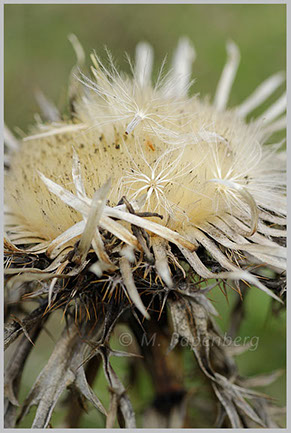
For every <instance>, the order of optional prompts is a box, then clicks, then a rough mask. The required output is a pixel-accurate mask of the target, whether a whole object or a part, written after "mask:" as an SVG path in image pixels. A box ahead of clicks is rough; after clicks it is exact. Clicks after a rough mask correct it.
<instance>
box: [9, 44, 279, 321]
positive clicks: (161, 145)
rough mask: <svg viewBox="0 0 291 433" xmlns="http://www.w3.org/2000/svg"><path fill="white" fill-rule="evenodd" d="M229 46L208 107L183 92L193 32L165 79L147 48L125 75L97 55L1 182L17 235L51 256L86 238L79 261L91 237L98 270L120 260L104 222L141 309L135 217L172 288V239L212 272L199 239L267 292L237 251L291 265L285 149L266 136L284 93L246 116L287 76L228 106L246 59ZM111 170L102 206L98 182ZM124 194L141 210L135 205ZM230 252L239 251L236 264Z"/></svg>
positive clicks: (233, 272) (13, 236)
mask: <svg viewBox="0 0 291 433" xmlns="http://www.w3.org/2000/svg"><path fill="white" fill-rule="evenodd" d="M76 52H77V54H78V50H76ZM227 52H228V59H227V62H226V66H225V68H224V70H223V72H222V75H221V78H220V81H219V84H218V88H217V91H216V95H215V98H214V103H213V104H211V103H210V102H208V101H206V100H202V99H200V98H198V97H197V96H194V97H188V90H189V87H190V85H191V84H192V83H191V80H190V69H191V63H192V62H193V61H194V59H195V56H196V54H195V51H194V48H193V47H192V45H191V44H190V42H189V41H188V40H187V39H182V40H181V41H180V42H179V44H178V48H177V51H176V53H175V55H174V60H173V63H172V69H171V70H170V71H169V72H168V73H167V74H165V73H164V64H163V67H162V68H161V70H160V73H159V76H158V79H157V82H156V84H155V85H154V86H153V85H152V83H151V69H152V61H153V52H152V48H151V47H150V46H149V45H148V44H146V43H141V44H139V45H138V47H137V51H136V61H135V66H131V68H132V73H133V77H132V78H131V77H129V76H127V75H124V74H121V73H120V72H119V71H118V69H117V68H116V66H115V64H114V61H113V59H112V57H111V55H110V54H109V53H108V59H109V62H108V66H107V65H105V64H104V63H103V62H101V60H100V59H99V58H98V57H97V56H96V55H94V56H91V58H92V61H93V66H92V75H93V76H92V78H88V77H87V76H86V75H84V74H83V73H80V75H79V77H76V78H75V80H76V82H77V83H79V84H80V83H82V85H83V87H82V88H83V92H82V93H81V95H80V94H79V95H78V97H77V98H76V99H75V101H74V109H75V113H74V120H73V121H71V122H64V121H63V122H61V121H58V122H54V123H53V124H51V125H45V126H42V127H41V128H38V129H37V128H36V130H35V132H34V134H33V135H31V136H29V137H26V139H25V140H24V142H23V143H22V145H21V147H20V148H19V146H18V147H17V150H15V151H14V154H13V156H12V157H11V160H10V164H11V166H10V170H9V172H8V173H7V177H6V202H7V206H8V207H9V212H10V213H9V215H8V217H7V231H8V232H9V237H10V240H11V241H12V242H14V243H15V244H16V245H17V244H32V243H36V244H39V245H41V246H42V247H44V248H45V249H46V252H47V254H48V255H49V256H50V257H51V258H54V257H56V256H57V255H58V254H59V253H60V252H61V251H62V249H64V248H72V247H73V245H74V244H75V242H76V240H77V239H79V238H80V237H81V241H80V244H79V245H80V246H81V250H82V251H81V252H80V254H79V260H80V261H81V262H82V261H84V260H85V258H86V254H87V252H88V251H89V248H90V245H91V243H92V246H93V249H94V251H95V253H96V255H97V257H98V262H97V264H96V265H95V267H94V266H93V267H91V269H92V270H93V271H94V269H95V271H96V274H97V275H99V274H102V272H103V271H104V270H107V271H110V269H111V270H112V269H114V267H115V266H116V264H113V263H112V262H111V260H110V258H109V257H108V255H107V253H106V249H105V247H104V245H103V241H102V237H101V235H100V232H99V228H101V229H102V230H106V231H107V232H110V233H112V234H113V235H114V236H116V237H117V238H118V239H120V240H121V241H122V242H123V243H125V244H126V245H128V247H127V249H122V248H121V250H120V256H121V259H120V263H119V265H118V266H119V267H120V269H121V273H122V276H123V279H124V281H125V285H126V286H127V291H128V293H129V296H131V297H134V302H135V304H136V306H137V307H138V308H139V309H140V311H142V312H143V314H145V315H147V313H146V311H145V310H144V307H143V305H142V304H140V303H139V301H137V298H136V289H135V286H134V281H133V280H132V278H131V276H130V273H129V269H130V263H133V261H134V253H133V251H134V249H137V250H142V249H143V247H142V245H141V244H140V240H138V239H137V237H136V236H135V235H134V234H133V233H132V232H131V228H130V227H131V224H133V225H135V226H137V227H140V228H142V229H145V230H146V231H147V233H148V234H149V235H150V239H151V245H152V247H153V251H154V254H155V259H156V269H157V272H158V274H159V275H160V277H161V279H162V280H163V281H164V283H165V284H166V285H167V286H168V287H171V286H172V279H171V275H170V270H169V267H168V263H167V257H168V256H169V252H167V248H168V247H167V245H168V243H169V242H170V243H171V242H173V243H175V244H176V245H177V246H178V247H179V248H180V250H181V251H183V254H184V255H185V258H186V259H187V260H188V261H189V263H190V264H191V266H193V268H194V269H195V271H196V272H197V273H198V274H200V275H201V276H203V277H205V278H213V275H215V274H213V273H212V272H210V271H209V270H208V269H207V268H206V267H205V265H204V264H203V263H202V262H201V260H200V259H199V257H198V255H197V254H196V253H195V249H197V248H198V247H199V245H202V246H203V247H204V248H205V249H206V250H207V251H208V252H209V253H210V254H211V255H212V256H213V257H214V258H215V259H216V260H217V262H218V263H219V264H220V265H221V266H222V267H223V268H224V269H226V270H227V271H229V274H228V275H229V277H230V278H233V279H239V278H243V279H245V280H246V281H249V282H250V283H254V282H255V283H256V285H257V286H258V287H260V288H263V287H264V286H263V285H262V284H261V283H259V281H258V280H256V279H255V280H254V278H255V277H253V276H252V275H249V274H248V273H247V272H246V271H242V270H240V267H239V263H238V262H239V259H238V257H239V254H240V253H243V254H244V255H248V256H249V257H251V261H254V263H257V262H260V263H263V264H267V265H269V266H271V267H273V268H274V269H275V270H279V271H282V270H284V269H285V259H284V254H283V252H282V250H284V248H283V247H281V246H278V244H277V243H276V238H277V237H284V236H285V235H286V232H285V230H284V227H283V226H284V225H285V215H286V203H285V177H284V171H285V152H283V151H281V153H278V149H279V147H280V144H274V145H270V144H268V145H264V143H265V142H266V141H267V139H268V138H269V137H270V135H271V134H272V133H273V132H274V131H277V130H279V129H282V128H284V127H285V118H284V117H281V118H280V117H279V116H280V115H281V114H282V113H283V112H284V110H285V109H286V97H285V95H283V96H282V97H281V98H279V100H278V101H277V102H275V104H273V106H271V107H270V108H269V109H268V110H267V111H266V112H265V113H263V114H262V115H261V116H260V117H259V118H258V119H255V120H253V121H251V122H249V123H247V122H246V120H245V117H246V116H247V115H248V114H249V113H251V112H252V110H254V109H255V108H256V107H257V106H258V105H259V104H261V103H262V102H263V101H264V100H265V99H266V98H267V97H268V96H269V95H270V94H271V93H272V92H273V91H274V90H275V89H277V87H278V86H280V85H281V84H282V82H283V75H282V74H276V75H274V76H272V77H271V78H269V79H267V80H266V81H265V82H264V83H263V84H262V85H261V86H259V88H258V89H257V90H255V92H254V93H253V94H252V95H251V96H250V97H249V98H247V99H246V101H245V102H243V103H242V104H241V105H240V106H239V107H236V108H233V109H227V108H226V106H227V102H228V97H229V93H230V90H231V86H232V83H233V81H234V78H235V73H236V70H237V68H238V64H239V58H240V54H239V50H238V48H237V46H236V45H235V44H234V43H233V42H229V43H228V45H227ZM79 57H80V54H79ZM79 60H80V59H79ZM79 64H80V62H79ZM78 92H79V93H80V88H79V89H78ZM10 147H11V148H12V147H13V146H12V145H11V146H10ZM109 177H110V178H111V188H110V190H108V191H107V193H106V200H107V203H106V204H105V196H103V195H102V194H103V192H104V187H103V185H105V184H106V182H107V181H108V179H109ZM100 188H101V192H100V191H99V193H97V195H96V191H98V190H100ZM105 190H106V188H105ZM94 194H95V195H94ZM100 197H103V198H100ZM123 197H126V199H127V201H128V202H129V203H130V204H131V206H132V208H133V209H134V210H135V212H139V213H140V215H139V214H138V213H137V214H133V213H130V212H129V209H128V208H127V207H126V205H125V204H122V202H121V199H122V198H123ZM144 212H148V213H150V214H148V215H147V216H143V213H144ZM154 213H156V214H159V215H153V214H154ZM274 225H275V226H274ZM220 247H221V248H220ZM128 248H130V249H128ZM229 252H232V253H235V254H236V253H237V258H236V260H235V261H232V260H231V259H230V258H229ZM150 254H151V253H150ZM80 257H81V258H80ZM240 272H241V273H240ZM226 275H227V272H222V273H220V274H217V278H226ZM264 290H265V291H268V289H266V288H264ZM268 293H269V294H271V296H273V297H276V296H275V295H273V293H272V292H270V291H268Z"/></svg>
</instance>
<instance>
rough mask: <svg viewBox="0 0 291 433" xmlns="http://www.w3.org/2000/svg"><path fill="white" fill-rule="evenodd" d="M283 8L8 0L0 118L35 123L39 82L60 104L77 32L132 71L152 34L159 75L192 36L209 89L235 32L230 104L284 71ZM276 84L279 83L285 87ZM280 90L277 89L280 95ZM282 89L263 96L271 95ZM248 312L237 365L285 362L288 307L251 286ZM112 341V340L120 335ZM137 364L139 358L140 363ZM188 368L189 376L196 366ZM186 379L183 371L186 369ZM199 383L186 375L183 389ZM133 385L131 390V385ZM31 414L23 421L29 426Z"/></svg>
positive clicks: (281, 394) (53, 327) (250, 367)
mask: <svg viewBox="0 0 291 433" xmlns="http://www.w3.org/2000/svg"><path fill="white" fill-rule="evenodd" d="M285 12H286V7H285V6H284V5H274V4H272V5H271V4H270V5H266V4H265V5H260V4H252V5H250V4H245V5H238V4H237V5H201V4H199V5H109V4H108V5H104V4H103V5H85V4H83V5H82V4H79V5H64V4H59V5H57V4H51V5H32V4H31V5H29V4H26V5H21V4H18V5H16V4H14V5H12V4H11V5H7V4H6V5H5V6H4V13H5V16H4V17H5V21H4V24H5V33H4V35H5V41H4V47H5V51H4V59H5V63H4V72H5V106H4V108H5V122H6V123H7V125H8V126H9V127H10V128H12V129H13V127H15V126H17V127H20V128H22V129H23V130H24V131H26V130H27V127H28V126H29V124H31V123H33V121H34V119H33V116H34V114H35V113H37V112H38V107H37V104H36V102H35V98H34V92H35V90H36V89H41V90H42V91H43V92H44V93H45V94H46V95H47V96H48V97H49V98H50V99H51V100H53V101H54V102H55V103H56V104H57V106H58V107H59V108H60V109H61V110H63V108H64V107H65V106H66V103H67V101H66V92H67V87H66V86H67V80H68V76H69V73H70V71H71V68H72V66H73V65H74V63H75V56H74V52H73V50H72V48H71V46H70V43H69V41H68V39H67V36H68V34H70V33H75V34H76V35H77V36H78V38H79V40H80V41H81V43H82V45H83V47H84V49H85V51H86V53H87V61H88V64H89V60H88V59H89V53H90V52H91V51H92V50H93V49H95V50H96V51H97V52H98V54H99V55H100V56H101V57H102V56H104V54H105V53H104V49H103V48H104V46H105V45H106V46H107V47H108V48H109V49H110V50H111V52H112V54H113V56H114V57H115V58H116V59H117V61H118V63H119V65H120V66H121V67H122V69H123V70H128V64H127V63H126V61H125V58H124V52H125V51H126V52H127V53H128V54H129V55H130V56H131V57H134V50H135V46H136V43H137V42H139V41H140V40H146V41H148V42H150V43H151V44H152V45H153V47H154V49H155V60H156V63H155V68H156V69H155V73H156V72H157V70H158V67H159V66H160V64H161V61H162V59H163V57H164V55H165V54H167V53H168V55H169V59H170V57H171V54H172V52H173V50H174V48H175V46H176V43H177V40H178V38H179V37H180V36H188V37H189V38H190V39H191V40H192V42H193V43H194V45H195V48H196V51H197V59H196V61H195V63H194V67H193V75H194V76H195V78H196V81H195V84H194V87H193V90H192V92H193V93H200V94H201V95H203V96H204V95H207V94H209V95H212V96H213V94H214V91H215V86H216V84H217V82H218V79H219V76H220V73H221V70H222V68H223V65H224V62H225V58H226V53H225V42H226V41H227V40H228V39H232V40H234V41H235V42H236V43H237V44H238V46H239V48H240V50H241V64H240V68H239V71H238V75H237V78H236V81H235V83H234V86H233V91H232V94H231V97H230V106H231V105H234V104H236V103H239V102H240V101H242V100H243V98H245V97H246V96H248V95H249V93H250V92H252V91H253V90H254V88H255V87H256V86H257V85H258V84H260V82H261V81H262V80H264V79H265V78H267V77H268V76H269V75H271V74H273V73H275V72H277V71H279V70H284V69H285V61H286V52H285V49H286V45H285V44H286V40H285V39H286V16H285ZM281 90H282V89H280V91H281ZM280 91H279V93H278V94H280ZM278 94H275V95H274V96H273V97H271V98H269V100H268V103H270V102H272V100H274V99H275V98H276V97H277V96H278ZM209 298H211V299H213V301H214V304H215V306H216V308H217V309H218V311H219V313H220V317H219V318H218V323H219V325H220V326H221V328H222V330H223V331H225V330H226V329H227V324H228V318H229V312H230V305H231V304H232V302H233V298H234V294H232V295H231V293H230V301H229V303H228V302H227V300H226V299H225V297H224V295H223V294H222V293H221V292H220V291H219V289H215V290H214V291H213V292H212V293H211V295H209ZM245 302H246V310H247V314H246V318H245V319H244V321H243V323H242V327H241V330H240V335H241V336H242V337H245V336H250V337H251V336H256V337H258V338H259V344H258V348H257V350H256V351H247V352H245V353H244V354H242V355H240V356H239V357H238V358H237V362H238V365H239V367H240V371H241V373H242V374H243V375H244V374H245V375H254V374H258V373H264V372H268V371H272V370H274V369H278V368H284V366H285V313H281V314H279V315H278V317H275V316H274V315H273V314H272V313H271V309H270V308H271V301H270V299H268V298H267V296H266V295H265V294H263V293H260V292H259V291H258V290H256V289H252V290H251V293H250V294H249V295H248V296H247V298H246V301H245ZM60 320H61V317H59V315H58V314H56V316H55V317H54V319H53V320H50V322H49V323H48V325H47V327H48V329H50V331H51V332H52V333H53V335H54V338H56V335H57V334H58V332H59V330H60V328H61V327H60ZM53 346H54V343H53V341H52V340H51V337H49V336H48V335H46V334H45V333H43V335H42V336H41V338H40V339H39V341H37V344H36V347H35V349H34V350H33V351H32V354H31V356H30V358H29V360H28V363H27V365H26V368H25V371H24V375H23V386H22V389H21V395H20V401H23V399H24V397H25V395H26V394H27V392H28V391H29V388H30V387H31V385H32V383H33V381H34V380H35V378H36V377H37V374H38V373H39V372H40V371H41V368H42V367H43V366H44V365H45V362H46V360H47V358H48V356H49V354H50V353H51V350H52V348H53ZM116 347H118V341H117V342H116ZM192 357H193V355H192V353H191V352H190V351H187V353H186V355H185V372H186V373H185V374H188V372H189V371H191V369H192V368H193V363H192V361H193V359H192ZM136 362H139V363H140V364H141V365H142V361H136ZM112 363H113V366H114V368H116V370H117V373H118V374H119V375H120V377H121V378H124V379H125V385H126V378H127V376H126V375H127V361H126V360H123V359H120V358H117V359H113V362H112ZM141 371H142V374H139V378H138V393H137V391H135V394H133V397H134V401H135V403H136V404H137V406H138V407H139V409H142V408H144V407H146V405H147V404H148V403H149V402H150V401H151V398H152V389H151V384H150V379H149V377H148V375H147V373H146V372H145V370H143V369H142V370H141ZM190 376H191V377H192V376H193V374H192V375H191V374H190ZM187 377H188V376H187ZM192 386H193V387H195V386H196V382H195V380H194V381H191V380H190V379H189V382H188V387H189V388H190V389H191V387H192ZM94 389H95V392H96V394H97V395H98V396H99V397H100V398H101V400H102V401H103V402H104V404H105V406H107V404H108V391H107V385H106V383H105V380H104V377H103V372H102V370H101V371H100V372H99V374H98V378H97V380H96V383H95V385H94ZM265 391H266V392H268V393H270V395H272V396H273V397H274V398H275V399H276V400H277V401H278V403H279V405H283V404H284V402H285V377H284V376H283V377H282V378H281V379H279V380H278V381H277V382H276V383H275V384H274V385H272V386H269V387H267V388H266V389H265ZM131 392H134V391H131ZM63 416H64V409H63V408H62V406H61V405H59V408H58V410H57V411H56V413H55V415H54V416H53V419H52V425H53V426H54V427H57V425H58V424H59V422H61V421H62V419H63ZM30 422H31V415H29V417H27V419H25V420H24V421H23V422H22V424H21V427H29V426H30V425H31V424H30ZM97 425H98V426H99V427H103V426H104V420H103V418H102V416H100V415H99V414H97V412H96V410H94V409H92V408H90V410H89V412H88V414H86V415H85V416H84V418H83V424H82V425H81V427H96V426H97Z"/></svg>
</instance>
